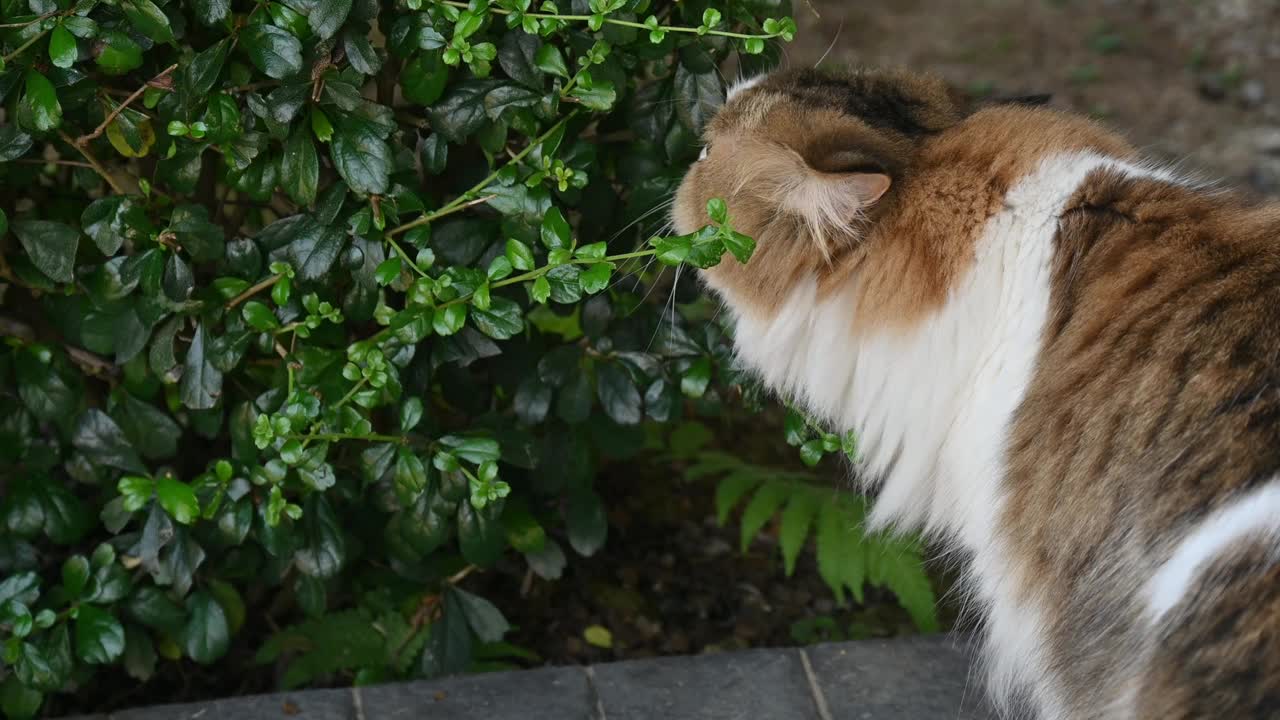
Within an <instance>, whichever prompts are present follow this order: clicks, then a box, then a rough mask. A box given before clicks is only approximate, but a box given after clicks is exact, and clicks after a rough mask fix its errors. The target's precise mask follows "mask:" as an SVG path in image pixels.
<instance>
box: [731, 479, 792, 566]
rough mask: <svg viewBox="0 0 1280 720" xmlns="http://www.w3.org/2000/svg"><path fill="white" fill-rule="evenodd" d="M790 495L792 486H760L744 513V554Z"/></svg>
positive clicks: (765, 484)
mask: <svg viewBox="0 0 1280 720" xmlns="http://www.w3.org/2000/svg"><path fill="white" fill-rule="evenodd" d="M730 477H732V476H730ZM726 479H728V478H726ZM790 494H791V488H790V486H788V485H784V484H782V483H776V482H765V483H764V484H763V485H761V486H760V489H759V490H757V491H756V494H755V496H754V497H752V498H751V502H749V503H747V508H746V509H745V510H743V511H742V538H741V541H740V544H741V548H740V549H741V551H742V552H746V551H747V547H748V546H750V545H751V540H752V539H753V538H754V537H755V536H756V533H758V532H760V528H762V527H764V524H765V523H767V522H769V518H772V517H773V515H774V513H776V512H778V508H780V507H782V503H784V502H786V500H787V497H788V496H789V495H790Z"/></svg>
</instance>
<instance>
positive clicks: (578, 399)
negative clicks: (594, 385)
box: [556, 373, 592, 425]
mask: <svg viewBox="0 0 1280 720" xmlns="http://www.w3.org/2000/svg"><path fill="white" fill-rule="evenodd" d="M591 400H592V392H591V380H590V378H588V377H587V375H586V374H585V373H579V374H577V375H574V376H573V377H572V378H571V379H570V380H569V382H568V384H566V385H565V386H564V387H563V388H561V389H560V398H559V401H558V402H557V403H556V414H557V415H559V416H560V419H561V420H564V421H565V422H567V423H569V424H570V425H576V424H578V423H581V422H585V421H586V419H587V418H588V417H590V416H591Z"/></svg>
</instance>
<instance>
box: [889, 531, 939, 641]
mask: <svg viewBox="0 0 1280 720" xmlns="http://www.w3.org/2000/svg"><path fill="white" fill-rule="evenodd" d="M895 544H896V545H898V548H897V549H898V551H899V554H898V556H897V557H892V558H887V560H888V561H887V562H885V563H882V567H883V570H884V581H885V585H887V586H888V587H889V590H891V591H892V592H893V594H894V595H895V596H897V598H898V603H899V604H901V605H902V607H903V608H905V609H906V611H907V613H908V614H910V615H911V620H912V622H914V623H915V624H916V627H918V628H919V629H920V631H921V632H937V631H938V629H939V625H938V609H937V598H936V597H935V596H934V593H933V584H932V583H931V582H929V576H928V575H927V574H926V573H925V571H924V560H923V558H922V557H921V555H920V552H919V551H918V550H917V549H914V548H911V547H906V546H904V545H902V544H900V543H895ZM888 549H892V548H888Z"/></svg>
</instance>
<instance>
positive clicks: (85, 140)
mask: <svg viewBox="0 0 1280 720" xmlns="http://www.w3.org/2000/svg"><path fill="white" fill-rule="evenodd" d="M177 69H178V64H177V63H174V64H172V65H170V66H169V67H167V68H165V69H164V70H161V71H160V74H158V75H156V76H155V77H153V78H151V79H150V80H148V81H146V82H145V83H143V84H142V87H140V88H138V89H137V90H134V91H133V94H132V95H130V96H129V97H127V98H125V101H124V102H122V103H120V104H119V105H117V106H116V109H115V110H112V111H111V113H110V114H108V115H107V118H106V119H105V120H103V121H102V123H101V124H100V125H98V127H97V128H95V129H94V131H93V132H91V133H89V134H88V135H81V136H80V137H79V139H77V140H76V145H78V146H79V147H84V146H85V145H88V144H89V141H90V140H93V139H94V138H96V137H99V136H100V135H102V133H103V132H104V131H105V130H106V129H107V126H108V125H110V124H111V121H112V120H115V119H116V117H117V116H118V115H120V113H122V112H124V109H125V108H127V107H129V104H130V103H132V102H133V101H134V100H137V99H138V98H140V97H142V93H144V92H146V91H147V88H149V87H155V83H157V82H159V81H160V80H161V79H163V78H164V77H165V76H166V75H168V74H169V73H171V72H173V71H174V70H177Z"/></svg>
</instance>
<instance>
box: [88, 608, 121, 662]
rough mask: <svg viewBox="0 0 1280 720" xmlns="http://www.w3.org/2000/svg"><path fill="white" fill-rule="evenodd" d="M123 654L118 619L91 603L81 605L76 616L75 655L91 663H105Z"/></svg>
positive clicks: (113, 660)
mask: <svg viewBox="0 0 1280 720" xmlns="http://www.w3.org/2000/svg"><path fill="white" fill-rule="evenodd" d="M123 654H124V627H123V626H122V625H120V621H119V620H116V619H115V618H114V617H112V616H111V615H110V614H108V613H107V611H105V610H101V609H99V608H97V607H95V606H93V605H81V606H80V610H79V614H78V615H77V616H76V656H77V657H79V658H80V659H81V660H83V661H85V662H87V663H89V664H91V665H106V664H107V663H112V662H115V661H116V660H117V659H119V658H120V656H121V655H123Z"/></svg>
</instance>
